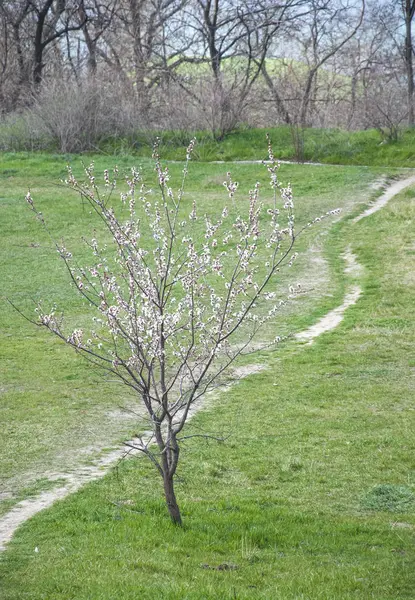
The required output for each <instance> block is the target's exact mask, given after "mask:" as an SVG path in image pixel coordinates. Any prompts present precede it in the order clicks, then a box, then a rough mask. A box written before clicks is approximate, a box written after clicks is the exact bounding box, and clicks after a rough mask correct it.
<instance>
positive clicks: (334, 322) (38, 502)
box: [0, 176, 415, 551]
mask: <svg viewBox="0 0 415 600" xmlns="http://www.w3.org/2000/svg"><path fill="white" fill-rule="evenodd" d="M413 184H415V176H413V177H409V178H407V179H403V180H401V181H398V182H396V183H394V184H392V185H391V186H389V187H388V189H387V190H386V191H385V193H384V194H382V196H380V197H379V198H378V199H377V200H376V201H375V202H374V203H373V205H372V206H371V207H370V208H368V209H367V210H366V211H364V212H363V213H362V214H361V215H359V216H358V217H356V218H355V219H354V221H353V222H354V223H357V222H358V221H360V220H361V219H363V218H364V217H367V216H369V215H371V214H373V213H374V212H376V211H378V210H380V209H381V208H382V207H383V206H385V205H386V204H387V202H389V200H391V199H392V198H393V197H394V196H395V195H397V194H398V193H399V192H401V191H402V190H404V189H405V188H406V187H408V186H410V185H413ZM344 259H345V262H346V267H345V271H346V272H352V273H355V274H357V273H358V270H359V269H360V268H361V267H360V265H359V264H358V263H357V261H356V257H355V256H354V255H353V254H352V253H351V251H350V250H348V251H347V252H346V253H345V255H344ZM360 294H361V289H360V287H359V286H353V287H352V288H351V289H350V290H349V291H348V292H347V294H346V296H345V299H344V302H343V303H342V304H341V306H339V307H337V308H335V309H334V310H332V311H330V312H329V313H327V315H325V316H324V317H323V318H322V319H320V321H319V322H318V323H316V324H315V325H313V326H312V327H310V328H309V329H307V330H305V331H302V332H300V333H298V334H297V335H296V336H295V338H296V339H297V340H300V341H305V342H307V343H309V344H311V343H312V342H313V340H314V339H315V338H316V337H318V336H319V335H321V334H322V333H325V332H327V331H330V330H332V329H334V328H335V327H337V326H338V325H339V323H340V322H341V320H342V319H343V315H344V312H345V311H346V309H347V308H348V307H349V306H351V305H352V304H354V303H355V302H357V300H358V298H359V296H360ZM259 370H260V366H259V365H249V366H247V367H243V370H242V371H241V372H239V373H237V374H236V375H237V376H239V379H241V378H243V377H247V376H248V375H251V374H252V373H256V372H258V371H259ZM196 412H197V410H195V411H193V414H195V413H196ZM125 454H126V451H125V449H124V448H117V449H115V450H113V451H112V452H110V453H108V454H105V455H104V456H102V457H100V458H98V459H97V460H96V461H95V463H94V464H93V465H91V466H85V467H82V468H80V469H78V470H77V471H75V472H73V473H55V474H53V475H51V476H50V479H51V480H53V479H59V480H60V479H64V480H65V483H64V484H63V485H60V486H59V487H56V488H54V489H52V490H48V491H45V492H42V493H41V494H39V495H38V496H36V497H35V498H29V499H27V500H23V501H22V502H19V503H18V504H17V505H16V506H15V507H14V508H12V509H11V510H10V511H9V512H8V513H7V514H6V515H4V516H3V517H2V518H0V551H1V550H5V548H6V544H7V542H9V541H10V540H11V538H12V536H13V534H14V532H15V531H16V529H17V528H18V527H19V526H20V525H22V524H23V523H24V522H25V521H27V520H28V519H30V518H31V517H33V516H34V515H36V514H37V513H38V512H40V511H41V510H43V509H45V508H48V507H49V506H51V505H52V504H53V503H54V502H56V500H60V499H62V498H65V497H66V496H68V495H69V494H72V493H73V492H75V491H77V490H78V489H79V488H81V487H82V486H83V485H84V484H86V483H88V482H90V481H93V480H95V479H99V478H100V477H103V476H104V475H105V474H106V473H107V472H108V469H109V468H110V467H111V466H113V465H114V464H115V463H116V462H117V461H118V460H120V459H122V458H123V456H125Z"/></svg>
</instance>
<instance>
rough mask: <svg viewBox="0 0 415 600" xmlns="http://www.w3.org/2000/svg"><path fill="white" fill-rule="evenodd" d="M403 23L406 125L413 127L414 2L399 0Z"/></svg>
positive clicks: (412, 0)
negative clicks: (406, 101)
mask: <svg viewBox="0 0 415 600" xmlns="http://www.w3.org/2000/svg"><path fill="white" fill-rule="evenodd" d="M401 2H402V11H403V18H404V22H405V51H404V56H405V67H406V78H407V85H408V125H409V127H413V126H414V89H415V88H414V65H413V56H414V47H413V43H412V21H413V19H414V14H415V0H401Z"/></svg>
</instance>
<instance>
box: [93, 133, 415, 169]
mask: <svg viewBox="0 0 415 600" xmlns="http://www.w3.org/2000/svg"><path fill="white" fill-rule="evenodd" d="M266 133H269V134H270V136H271V139H272V142H273V147H274V152H275V156H277V157H278V158H279V159H280V160H297V159H298V153H297V151H296V147H295V145H294V143H293V134H292V131H291V129H290V128H289V127H287V126H280V127H274V128H273V127H269V128H267V129H255V128H246V129H243V128H241V129H239V130H238V131H235V132H232V133H229V134H228V135H227V136H226V137H225V139H224V140H222V141H220V142H216V141H214V140H212V137H211V136H210V135H207V134H206V133H204V132H198V133H196V138H197V140H198V143H197V145H196V150H195V158H196V159H197V160H200V161H207V162H209V161H214V160H223V161H232V160H234V161H236V160H263V159H266V158H267V153H266V145H265V134H266ZM157 135H160V137H161V139H162V146H161V151H162V153H163V156H164V158H166V159H167V158H170V159H172V160H178V159H179V160H183V159H184V158H185V155H186V147H187V145H188V143H189V138H190V137H191V134H190V133H185V132H162V133H157ZM296 135H299V136H300V138H301V139H302V143H303V153H304V155H303V160H305V161H310V162H321V163H327V164H339V165H372V166H384V167H415V132H414V131H413V130H407V131H404V132H403V133H402V136H401V137H400V138H399V140H397V141H388V140H385V139H384V138H383V137H382V136H381V135H380V133H379V132H378V131H377V130H375V129H369V130H365V131H343V130H340V129H317V128H307V129H305V130H304V131H303V132H298V133H297V134H296ZM154 137H155V134H153V135H152V136H148V135H147V136H141V135H140V134H138V135H137V136H136V137H135V138H132V139H131V140H130V142H129V144H127V147H128V148H130V149H131V150H132V151H133V152H135V153H137V154H138V155H141V156H151V143H152V142H151V140H152V138H154ZM102 150H103V151H107V152H109V153H111V154H112V153H113V152H115V153H119V152H120V151H122V142H117V141H114V142H109V143H107V144H106V143H103V144H102Z"/></svg>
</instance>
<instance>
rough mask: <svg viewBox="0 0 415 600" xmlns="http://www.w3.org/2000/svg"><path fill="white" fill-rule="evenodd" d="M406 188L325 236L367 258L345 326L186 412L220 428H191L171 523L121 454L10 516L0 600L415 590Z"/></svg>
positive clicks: (151, 482)
mask: <svg viewBox="0 0 415 600" xmlns="http://www.w3.org/2000/svg"><path fill="white" fill-rule="evenodd" d="M414 197H415V190H413V189H412V190H407V191H406V192H404V193H402V194H401V195H400V196H399V197H397V198H395V199H394V200H393V201H392V202H391V203H390V204H389V205H388V206H387V207H385V208H384V209H382V210H381V211H379V212H378V213H376V214H374V215H372V216H371V217H369V218H366V219H363V220H362V221H360V222H359V223H357V224H355V225H353V226H352V224H351V222H350V219H348V220H346V222H345V223H341V224H338V225H337V226H336V227H335V230H334V231H333V232H332V233H331V234H330V238H329V240H328V241H329V243H330V242H331V243H333V245H334V244H335V245H336V246H337V248H338V249H339V250H340V249H341V248H342V247H343V248H344V247H346V246H347V245H348V244H349V243H350V242H351V243H352V250H353V251H354V252H356V254H357V256H358V260H359V262H360V263H361V264H363V265H364V267H365V271H364V274H363V277H362V279H361V285H362V287H363V296H362V298H361V299H360V300H359V302H358V304H357V305H356V306H354V307H353V308H351V309H349V310H348V312H347V313H346V317H345V320H344V321H343V323H342V324H341V326H339V328H338V329H337V330H335V331H334V332H332V333H329V334H325V335H324V336H322V337H321V338H319V339H317V340H316V341H315V342H314V344H313V345H312V346H311V347H305V346H304V347H302V346H300V345H298V344H297V345H294V344H292V345H289V346H287V347H286V348H284V349H283V350H282V351H280V352H278V353H276V354H270V355H267V356H264V360H267V361H268V364H269V370H267V371H265V372H262V373H260V374H257V375H255V376H251V377H250V378H248V379H246V380H244V381H242V382H241V383H239V384H238V386H236V387H234V388H233V389H231V390H229V391H228V392H227V393H226V394H224V395H223V396H222V397H221V399H220V400H219V401H217V402H216V403H215V405H214V406H212V407H211V408H210V409H209V410H206V411H204V412H201V413H199V414H198V415H197V416H196V417H195V418H194V420H193V421H192V422H191V425H190V429H191V430H193V431H197V432H199V431H200V430H203V431H205V432H225V433H226V432H227V433H229V432H230V433H231V434H232V435H231V437H230V438H229V439H228V440H227V441H226V442H225V443H223V444H217V443H215V442H213V441H205V442H204V441H202V440H201V439H200V438H193V439H192V440H189V441H188V443H187V445H186V447H185V449H184V457H183V462H182V468H181V470H180V472H179V482H178V497H179V501H180V502H181V504H182V506H183V513H184V515H183V516H184V520H185V526H184V528H183V529H177V528H174V527H173V526H171V525H170V523H169V521H168V519H167V517H166V513H165V508H164V505H163V502H162V499H161V487H160V483H159V481H158V478H157V476H156V475H155V474H154V472H153V470H152V468H151V467H150V466H149V465H148V464H147V463H146V462H145V461H143V460H140V461H127V462H125V463H124V464H123V465H122V466H121V467H120V468H119V469H118V471H117V472H114V473H113V474H112V475H110V476H108V477H106V478H105V479H104V480H102V481H100V482H97V483H94V484H91V485H89V486H87V487H86V488H84V489H83V490H82V491H81V492H79V493H77V494H76V495H74V496H73V497H70V498H68V499H67V500H65V501H63V502H59V503H58V504H57V505H55V506H54V507H53V508H52V509H50V510H48V511H47V512H45V513H43V514H42V513H41V514H39V515H38V516H37V517H35V518H34V519H33V520H32V521H30V522H29V523H27V524H26V525H25V526H23V527H22V528H21V530H20V531H19V532H18V533H17V535H16V537H15V539H14V541H13V542H12V543H11V545H10V547H9V549H8V550H7V551H6V552H5V553H4V555H3V556H2V559H1V563H0V577H1V578H2V581H3V583H2V585H3V589H2V596H1V598H2V600H17V599H19V600H20V599H23V598H24V599H31V600H41V599H43V598H48V599H49V598H53V600H64V599H65V600H69V599H71V600H72V599H73V600H75V599H76V600H86V599H93V600H110V599H111V600H112V599H114V598H122V599H123V600H130V599H131V600H133V599H134V600H136V599H137V598H140V600H153V599H154V598H163V599H166V600H173V599H174V600H184V599H188V600H202V599H217V600H224V599H226V600H227V599H229V600H231V599H234V598H238V599H244V600H252V599H267V600H274V599H277V598H278V599H279V598H281V600H291V599H292V600H294V599H300V598H301V599H302V600H305V599H307V600H315V599H316V598H321V599H325V600H349V599H350V598H356V599H361V600H368V599H373V600H403V599H405V600H409V599H411V598H413V592H414V589H415V578H414V573H415V569H414V567H415V564H414V557H415V553H414V544H413V542H414V533H415V513H414V511H415V472H414V466H413V453H414V449H415V442H414V436H413V431H414V425H415V423H414V421H415V419H414V416H415V415H414V405H413V396H414V380H413V372H414V368H415V356H414V353H413V348H414V342H415V332H414V329H413V322H414V321H415V314H414V313H415V307H414V304H413V293H414V286H415V280H414V275H413V274H414V272H415V269H414V246H413V238H412V236H411V231H412V230H413V229H411V225H412V224H413V222H414V217H415V214H414V213H415V202H414ZM35 548H37V550H38V551H37V552H35Z"/></svg>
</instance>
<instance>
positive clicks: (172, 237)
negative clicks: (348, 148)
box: [26, 141, 335, 524]
mask: <svg viewBox="0 0 415 600" xmlns="http://www.w3.org/2000/svg"><path fill="white" fill-rule="evenodd" d="M193 146H194V141H192V142H191V143H190V145H189V147H188V150H187V160H186V163H185V166H184V170H183V178H182V182H181V186H180V189H179V190H178V191H177V192H174V191H173V188H172V187H171V186H170V181H169V171H168V169H167V168H164V167H163V166H162V164H161V161H160V157H159V154H158V149H157V146H156V147H155V151H154V155H153V158H154V161H155V170H156V173H157V184H158V189H157V192H154V191H152V190H150V189H149V188H148V187H147V186H146V184H145V183H144V181H143V179H142V176H141V174H140V173H139V172H138V171H137V170H136V169H132V170H131V173H130V175H129V176H127V177H126V181H125V182H122V180H120V178H119V177H118V171H117V169H115V170H114V172H113V173H111V174H110V173H109V172H108V171H105V172H104V178H103V181H102V185H99V184H98V182H97V180H96V177H95V174H94V168H93V165H91V166H89V167H87V168H86V169H85V171H86V176H87V178H86V182H85V183H80V182H78V181H77V179H76V178H75V176H74V174H73V172H72V170H71V169H70V168H69V169H68V179H67V180H66V183H67V185H68V186H69V187H71V188H73V189H74V190H75V191H76V192H78V193H79V194H80V195H81V196H82V198H83V199H84V200H85V201H86V202H87V203H89V205H90V207H91V209H92V211H95V213H96V215H97V217H98V218H99V219H100V220H101V222H102V223H103V225H104V226H105V229H106V230H107V233H106V238H108V237H109V238H110V240H111V241H112V243H113V245H114V250H113V251H112V252H111V250H110V249H109V248H108V247H107V246H105V245H100V243H99V242H98V240H97V239H95V238H93V239H91V240H89V241H86V243H87V245H88V246H89V249H90V251H91V254H92V264H91V265H90V266H89V267H80V266H77V265H76V263H75V261H74V259H73V257H72V255H71V253H70V252H69V251H68V250H67V249H66V248H65V247H64V246H63V245H60V244H57V246H56V247H57V250H58V252H59V256H60V257H61V259H62V260H63V261H64V263H65V265H66V266H67V269H68V271H69V274H70V277H71V279H72V282H73V283H74V284H75V285H76V287H77V288H78V290H79V292H80V294H82V296H83V298H84V299H85V300H86V301H87V302H88V303H89V304H90V305H91V306H92V307H94V309H95V311H96V316H95V317H94V322H93V323H92V324H91V327H90V328H88V329H85V328H77V329H75V330H74V331H72V332H67V331H65V324H64V320H63V318H62V317H61V316H58V315H57V312H56V309H54V310H52V311H49V312H45V310H44V309H43V308H42V305H41V304H39V305H38V307H37V309H36V310H37V312H38V319H37V320H33V322H35V323H36V324H37V325H39V326H40V327H44V328H46V329H48V330H49V331H50V332H51V333H53V334H55V335H56V336H58V337H59V338H60V339H61V340H63V341H64V342H65V343H67V344H69V345H70V346H72V347H73V348H74V349H75V350H76V352H78V353H79V354H81V355H83V356H84V357H85V358H86V359H87V360H88V361H90V362H91V363H92V364H93V365H99V366H101V367H103V368H104V369H105V370H106V371H107V372H110V373H111V374H113V375H114V376H116V377H117V378H118V379H119V380H120V381H121V382H123V383H124V384H125V385H127V386H128V387H129V388H130V389H131V390H132V392H133V393H134V394H135V395H136V397H137V399H138V401H139V402H140V404H141V406H142V409H143V411H144V412H145V414H147V417H148V420H149V422H150V423H151V432H152V433H151V435H150V434H149V435H148V436H147V437H142V438H140V439H139V441H138V442H137V444H135V447H136V448H137V449H139V450H140V451H142V452H143V453H144V454H146V455H147V456H148V457H149V458H150V459H151V461H152V462H153V463H154V465H155V466H156V468H157V470H158V472H159V473H160V475H161V477H162V478H163V484H164V493H165V499H166V503H167V507H168V511H169V514H170V517H171V519H172V521H173V522H174V523H176V524H181V515H180V509H179V506H178V503H177V500H176V496H175V490H174V477H175V473H176V470H177V466H178V462H179V455H180V434H181V432H182V430H183V428H184V427H185V425H186V421H187V420H188V417H189V414H190V411H191V409H192V407H194V405H195V404H196V403H197V402H198V401H200V399H201V398H202V397H203V395H204V394H205V393H206V392H207V391H208V390H209V389H210V388H211V387H212V386H213V385H214V384H216V383H217V382H218V380H219V379H220V377H221V376H222V375H223V373H224V372H225V371H226V369H227V368H228V367H230V365H231V364H232V363H233V362H234V361H235V360H236V358H238V357H239V356H241V355H242V354H243V353H244V352H246V351H248V350H249V348H250V347H251V345H252V342H253V340H254V338H255V337H258V333H259V331H260V329H261V327H263V326H264V324H265V323H267V322H269V321H270V320H271V319H274V317H275V314H276V313H277V311H278V310H279V308H280V307H281V306H282V305H283V304H284V303H285V300H284V299H280V300H278V299H276V287H275V285H276V276H277V274H278V272H279V270H280V269H281V267H282V266H283V265H287V266H291V265H292V263H293V260H294V259H295V257H296V254H295V253H294V252H293V246H294V244H295V241H296V238H297V237H298V235H299V233H301V232H298V233H297V232H296V231H295V227H294V213H293V209H294V205H293V194H292V190H291V187H290V185H288V186H287V187H283V186H282V185H281V184H280V182H279V180H278V169H279V164H278V162H277V161H276V160H275V158H274V155H273V151H272V147H271V144H270V143H269V144H268V154H269V161H267V162H266V163H264V164H265V165H266V168H267V169H268V172H269V176H270V184H271V193H270V194H268V195H269V198H268V199H264V200H262V201H261V200H260V185H259V184H258V183H256V184H255V185H254V186H253V189H252V190H251V191H250V192H249V199H248V200H249V201H248V202H247V203H241V204H239V201H238V202H236V201H235V198H234V196H235V193H236V190H237V187H238V185H237V183H236V182H234V181H233V180H232V178H231V175H230V174H229V173H228V175H227V180H226V181H225V182H224V186H225V187H226V191H227V196H228V201H227V203H224V206H223V207H221V209H220V212H219V213H218V215H216V217H215V218H212V217H209V216H208V215H206V214H202V213H201V212H200V207H199V206H198V205H197V203H196V202H195V201H193V204H192V205H191V206H189V203H187V202H185V201H184V187H185V182H186V177H187V174H188V165H189V161H190V158H191V154H192V150H193ZM117 180H118V181H117ZM266 195H267V194H266ZM117 198H118V200H117ZM26 199H27V202H28V203H29V205H30V207H31V209H32V210H33V211H34V212H35V213H36V216H37V217H38V218H39V220H40V221H41V222H42V223H43V224H44V226H45V227H46V223H45V221H44V218H43V216H42V214H41V213H39V212H38V211H37V209H36V207H35V203H34V201H33V199H32V196H31V194H30V192H29V193H28V194H27V197H26ZM110 202H112V203H119V206H118V209H119V210H120V211H121V212H124V213H125V212H127V219H126V220H125V221H122V220H121V219H120V218H119V217H117V210H116V209H114V208H113V207H112V206H111V204H110ZM244 212H245V213H246V214H244ZM333 212H335V211H333ZM327 214H330V213H327ZM324 216H326V215H324ZM321 218H322V217H320V218H319V219H321ZM319 219H315V221H317V220H319ZM280 221H283V222H284V224H283V225H280ZM315 221H313V222H315ZM313 222H312V223H313ZM312 223H308V224H307V225H306V227H307V226H310V225H311V224H312ZM303 229H304V228H303ZM275 341H278V338H277V339H276V340H275Z"/></svg>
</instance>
